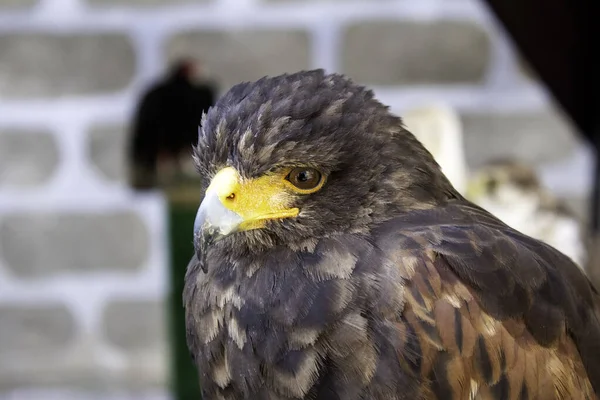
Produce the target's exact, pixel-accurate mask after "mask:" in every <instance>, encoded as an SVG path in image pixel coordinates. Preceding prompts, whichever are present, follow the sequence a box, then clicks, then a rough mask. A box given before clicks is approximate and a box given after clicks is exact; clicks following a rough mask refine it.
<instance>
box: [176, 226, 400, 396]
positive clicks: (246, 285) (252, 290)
mask: <svg viewBox="0 0 600 400" xmlns="http://www.w3.org/2000/svg"><path fill="white" fill-rule="evenodd" d="M212 257H213V258H212V259H211V260H209V262H212V263H215V265H220V267H218V268H213V269H209V273H208V274H206V275H205V274H203V273H202V272H197V271H196V272H191V273H190V274H189V276H188V279H187V285H186V293H185V298H186V311H187V320H188V327H190V328H192V329H191V330H190V329H188V334H189V337H188V339H189V342H190V346H191V349H192V353H193V354H194V356H195V361H196V363H197V365H198V368H199V370H200V371H201V375H202V377H201V381H202V384H203V389H204V391H205V392H206V394H207V396H208V398H212V397H213V396H217V394H219V396H225V397H226V398H229V397H231V398H257V399H258V398H305V396H308V395H310V396H311V397H306V398H321V397H314V396H317V395H320V392H321V391H320V389H319V387H320V386H319V385H325V386H327V387H330V388H333V387H337V389H336V393H337V392H339V393H343V392H349V393H348V395H349V396H350V397H341V398H354V397H352V396H351V395H352V393H353V392H354V394H359V393H360V391H361V388H363V387H364V386H366V385H367V384H368V382H369V381H370V380H371V379H372V378H373V376H374V375H375V373H376V370H377V368H378V366H381V363H378V352H379V351H380V348H378V347H377V346H376V345H375V343H374V339H375V336H376V335H377V334H378V332H380V334H383V332H384V331H385V329H389V327H388V328H386V327H384V326H381V327H379V328H378V327H377V326H376V325H377V324H378V323H379V322H378V321H381V320H384V319H390V321H393V320H394V319H396V318H398V315H399V314H398V311H399V310H401V308H402V301H403V296H402V292H403V290H402V282H403V280H402V277H401V274H400V273H401V272H400V270H398V269H397V268H390V267H389V265H388V264H386V263H387V261H386V260H385V259H384V257H383V256H382V254H381V252H380V251H379V250H378V249H376V248H375V247H373V246H372V245H371V244H369V242H368V241H366V240H365V239H363V238H361V237H359V236H345V237H340V238H337V239H330V240H323V241H321V242H319V243H318V244H317V246H316V247H315V249H314V251H312V252H298V253H295V252H292V251H291V250H289V249H283V248H281V249H278V250H276V251H273V252H270V253H269V254H268V255H264V256H261V257H257V258H256V259H254V260H253V261H252V263H247V262H244V261H238V262H236V263H233V262H230V261H225V258H221V257H220V255H219V253H218V252H213V253H212ZM190 271H192V270H190ZM332 363H333V364H334V365H335V366H336V371H335V372H334V371H333V370H331V369H329V370H328V369H327V365H331V364H332ZM342 378H343V379H344V380H347V379H349V378H352V380H351V383H347V384H342ZM327 379H330V380H332V381H331V382H330V383H327V381H326V380H327ZM330 390H331V389H330ZM227 396H229V397H227ZM215 398H218V397H215Z"/></svg>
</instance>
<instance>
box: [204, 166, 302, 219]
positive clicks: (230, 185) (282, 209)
mask: <svg viewBox="0 0 600 400" xmlns="http://www.w3.org/2000/svg"><path fill="white" fill-rule="evenodd" d="M285 177H286V174H283V175H282V174H280V173H276V174H266V175H263V176H261V177H259V178H255V179H250V180H245V179H242V177H241V176H240V175H239V173H238V172H237V171H236V170H235V169H234V168H232V167H226V168H223V169H222V170H220V171H219V172H218V173H217V174H216V175H215V176H214V178H213V179H212V181H211V183H210V186H209V187H208V189H207V190H206V193H207V194H208V193H209V192H214V193H215V194H216V195H217V197H218V198H219V200H220V201H221V203H223V205H224V206H225V207H226V208H227V209H229V210H230V211H233V212H235V213H236V214H238V215H239V216H240V217H242V219H243V220H244V221H243V222H242V223H241V225H240V227H239V230H250V229H257V228H262V227H264V225H265V223H266V221H267V220H271V219H281V218H290V217H295V216H297V215H298V213H299V212H300V210H299V209H298V208H290V207H289V204H290V201H291V200H292V194H291V193H290V187H289V186H288V184H289V182H287V180H286V179H285Z"/></svg>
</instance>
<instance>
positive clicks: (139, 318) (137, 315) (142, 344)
mask: <svg viewBox="0 0 600 400" xmlns="http://www.w3.org/2000/svg"><path fill="white" fill-rule="evenodd" d="M164 307H165V306H164V303H163V302H160V301H143V300H113V301H111V302H110V303H109V304H108V305H107V306H106V308H105V309H104V313H103V322H102V326H103V327H104V336H105V338H106V340H107V342H108V343H110V344H111V345H113V346H116V347H118V348H119V349H121V350H124V351H126V352H131V353H136V352H142V351H145V350H146V351H147V350H148V349H152V348H155V349H156V348H161V347H165V345H166V343H167V337H166V327H167V321H166V318H165V309H164Z"/></svg>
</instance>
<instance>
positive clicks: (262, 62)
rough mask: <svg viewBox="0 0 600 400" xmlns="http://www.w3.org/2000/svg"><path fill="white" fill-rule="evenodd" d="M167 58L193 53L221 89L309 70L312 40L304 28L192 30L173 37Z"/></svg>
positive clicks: (167, 50) (168, 46) (169, 44)
mask: <svg viewBox="0 0 600 400" xmlns="http://www.w3.org/2000/svg"><path fill="white" fill-rule="evenodd" d="M165 51H166V54H167V57H168V59H170V60H172V59H175V58H177V57H179V56H181V55H191V56H195V57H197V58H198V59H200V60H202V61H203V62H204V63H205V64H206V66H207V67H208V69H209V70H210V71H212V72H213V73H214V75H215V78H216V80H217V81H218V83H219V86H220V89H221V91H225V90H227V89H228V88H229V87H231V86H233V85H235V84H236V83H239V82H241V81H248V80H255V79H259V78H261V77H263V76H265V75H278V74H281V73H284V72H295V71H297V70H302V69H308V68H309V67H310V66H311V62H310V53H311V51H310V39H309V35H308V33H307V32H305V31H302V30H236V31H189V32H182V33H180V34H177V35H175V36H174V37H172V38H171V39H170V40H169V41H168V43H167V46H166V49H165Z"/></svg>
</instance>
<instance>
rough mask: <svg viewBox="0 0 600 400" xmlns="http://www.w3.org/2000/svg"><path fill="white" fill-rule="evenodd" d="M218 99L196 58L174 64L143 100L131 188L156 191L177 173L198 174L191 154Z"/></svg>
mask: <svg viewBox="0 0 600 400" xmlns="http://www.w3.org/2000/svg"><path fill="white" fill-rule="evenodd" d="M215 97H216V89H215V87H214V84H213V83H211V82H208V80H207V79H206V76H205V71H204V69H203V67H202V64H201V63H200V62H198V61H197V60H194V59H192V58H183V59H180V60H178V61H176V62H175V63H173V65H172V66H171V68H170V70H169V71H168V73H167V75H166V77H165V78H163V79H162V80H160V81H159V82H157V83H155V84H154V85H152V86H151V87H150V88H149V89H148V90H147V91H146V92H145V93H144V94H143V95H142V96H141V98H140V101H139V105H138V108H137V112H136V115H135V119H134V122H133V125H132V131H131V142H130V149H129V150H130V155H129V159H130V164H131V165H130V169H131V185H132V187H134V188H136V189H147V188H154V187H156V186H157V185H159V184H160V182H164V181H168V180H170V179H173V177H174V176H175V175H176V174H178V173H180V174H186V173H187V174H191V173H193V171H194V168H193V166H192V164H191V148H192V146H193V145H194V144H195V143H196V141H197V140H198V126H199V124H200V119H201V117H202V113H203V112H205V111H207V110H208V108H209V107H210V106H212V105H213V103H214V101H215ZM186 167H187V168H186Z"/></svg>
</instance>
